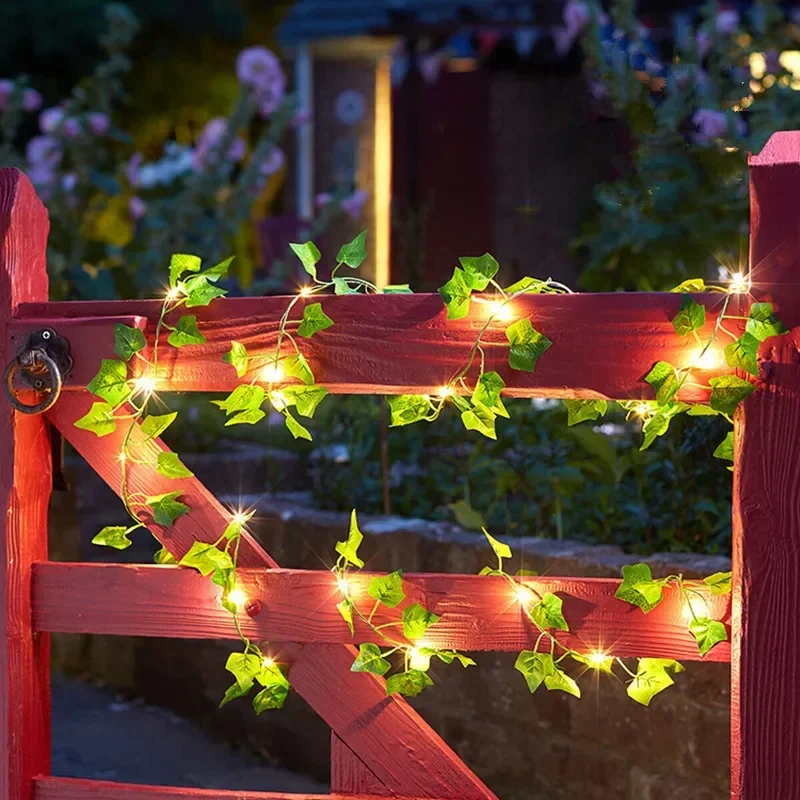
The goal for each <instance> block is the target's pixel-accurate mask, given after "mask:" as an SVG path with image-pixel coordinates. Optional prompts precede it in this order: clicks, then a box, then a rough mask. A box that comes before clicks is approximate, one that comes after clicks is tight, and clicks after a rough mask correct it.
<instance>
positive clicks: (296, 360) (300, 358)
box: [283, 353, 314, 386]
mask: <svg viewBox="0 0 800 800" xmlns="http://www.w3.org/2000/svg"><path fill="white" fill-rule="evenodd" d="M283 371H284V372H285V373H286V374H287V375H288V376H289V377H290V378H298V379H299V380H300V381H302V382H303V383H304V384H305V385H306V386H313V385H314V373H313V372H312V371H311V367H310V366H309V364H308V360H307V359H306V357H305V356H304V355H303V354H302V353H296V354H295V355H293V356H289V357H288V358H286V359H284V361H283Z"/></svg>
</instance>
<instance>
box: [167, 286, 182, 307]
mask: <svg viewBox="0 0 800 800" xmlns="http://www.w3.org/2000/svg"><path fill="white" fill-rule="evenodd" d="M180 296H181V290H180V289H179V288H178V287H177V286H174V287H173V288H172V289H170V290H169V291H168V292H167V300H169V301H170V302H171V303H172V302H174V301H175V300H177V299H178V298H179V297H180Z"/></svg>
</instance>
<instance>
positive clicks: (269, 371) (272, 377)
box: [261, 363, 283, 383]
mask: <svg viewBox="0 0 800 800" xmlns="http://www.w3.org/2000/svg"><path fill="white" fill-rule="evenodd" d="M261 380H262V381H266V382H267V383H280V382H281V381H282V380H283V367H282V366H281V365H280V364H278V363H275V364H267V366H266V367H264V369H262V370H261Z"/></svg>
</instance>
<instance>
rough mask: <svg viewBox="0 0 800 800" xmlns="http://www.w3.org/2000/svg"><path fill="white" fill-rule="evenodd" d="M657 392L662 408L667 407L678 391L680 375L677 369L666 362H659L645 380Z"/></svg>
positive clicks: (657, 398)
mask: <svg viewBox="0 0 800 800" xmlns="http://www.w3.org/2000/svg"><path fill="white" fill-rule="evenodd" d="M644 379H645V380H646V381H647V382H648V383H649V384H650V385H651V386H652V387H653V388H654V389H655V390H656V400H657V401H658V404H659V405H660V406H663V405H666V404H667V403H669V401H670V400H672V398H673V397H674V396H675V393H676V392H677V391H678V375H677V373H676V371H675V367H673V366H672V364H668V363H667V362H666V361H658V362H656V364H655V366H654V367H653V368H652V369H651V370H650V372H648V373H647V375H645V378H644Z"/></svg>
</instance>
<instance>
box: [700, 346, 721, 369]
mask: <svg viewBox="0 0 800 800" xmlns="http://www.w3.org/2000/svg"><path fill="white" fill-rule="evenodd" d="M692 366H694V367H697V368H698V369H719V368H721V367H724V366H725V361H724V359H723V357H722V353H720V351H719V350H715V349H714V348H713V347H709V348H708V350H706V351H705V352H703V348H702V347H701V348H699V349H698V350H695V352H694V356H693V358H692Z"/></svg>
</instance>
